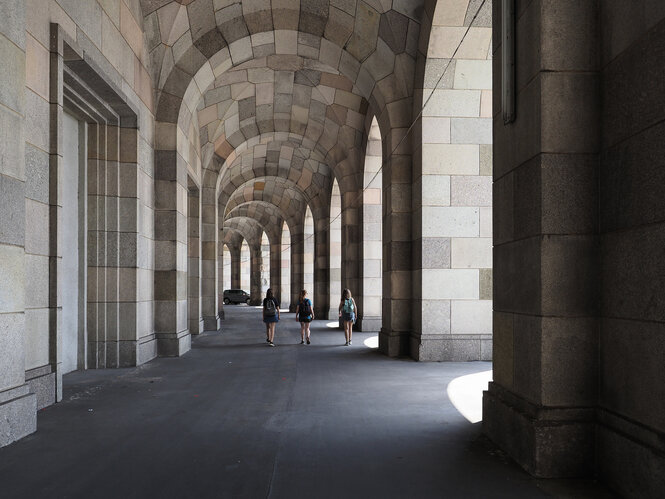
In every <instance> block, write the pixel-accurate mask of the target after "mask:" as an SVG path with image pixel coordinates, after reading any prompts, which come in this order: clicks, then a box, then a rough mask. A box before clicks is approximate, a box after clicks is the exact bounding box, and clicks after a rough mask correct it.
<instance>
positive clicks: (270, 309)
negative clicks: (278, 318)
mask: <svg viewBox="0 0 665 499" xmlns="http://www.w3.org/2000/svg"><path fill="white" fill-rule="evenodd" d="M265 311H266V315H268V316H273V315H277V306H276V305H275V300H273V299H272V298H269V299H268V300H266V306H265Z"/></svg>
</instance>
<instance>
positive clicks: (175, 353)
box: [155, 330, 192, 357]
mask: <svg viewBox="0 0 665 499" xmlns="http://www.w3.org/2000/svg"><path fill="white" fill-rule="evenodd" d="M155 336H156V337H157V354H158V355H159V356H160V357H180V356H181V355H184V354H186V353H187V352H189V351H190V350H191V348H192V335H191V334H189V331H187V330H185V331H180V332H179V333H157V334H156V335H155Z"/></svg>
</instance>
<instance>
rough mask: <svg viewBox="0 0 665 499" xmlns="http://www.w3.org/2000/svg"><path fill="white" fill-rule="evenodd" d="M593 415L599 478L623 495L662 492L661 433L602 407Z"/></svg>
mask: <svg viewBox="0 0 665 499" xmlns="http://www.w3.org/2000/svg"><path fill="white" fill-rule="evenodd" d="M597 416H598V429H597V435H598V442H597V445H598V476H599V477H600V478H601V479H602V481H603V482H605V483H607V484H608V485H609V486H610V487H611V488H612V489H614V490H616V491H617V492H619V493H620V494H621V495H622V496H625V497H660V496H662V494H663V490H664V489H665V438H663V434H662V433H660V432H658V431H655V430H653V429H651V428H648V427H647V426H644V425H642V424H639V423H636V422H634V421H631V420H629V419H626V418H624V417H622V416H620V415H618V414H615V413H611V412H609V411H606V410H604V409H602V408H599V409H598V411H597ZM628 435H629V436H628Z"/></svg>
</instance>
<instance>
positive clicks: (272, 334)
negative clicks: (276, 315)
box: [268, 322, 277, 343]
mask: <svg viewBox="0 0 665 499" xmlns="http://www.w3.org/2000/svg"><path fill="white" fill-rule="evenodd" d="M276 324H277V323H276V322H271V323H269V324H268V340H270V342H271V343H272V342H273V341H275V325H276Z"/></svg>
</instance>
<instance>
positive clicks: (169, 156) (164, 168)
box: [155, 116, 191, 357]
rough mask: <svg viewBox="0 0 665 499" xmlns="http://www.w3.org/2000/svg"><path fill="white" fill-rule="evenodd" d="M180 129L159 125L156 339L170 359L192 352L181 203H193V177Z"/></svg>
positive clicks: (173, 125)
mask: <svg viewBox="0 0 665 499" xmlns="http://www.w3.org/2000/svg"><path fill="white" fill-rule="evenodd" d="M173 119H174V120H176V119H177V118H176V117H175V116H174V117H173ZM176 127H177V125H176V123H175V122H174V123H160V122H157V123H156V132H155V133H156V135H157V138H156V144H155V255H159V258H155V335H156V337H157V351H158V353H159V355H160V356H165V357H173V356H180V355H183V354H184V353H185V352H187V351H189V350H190V348H191V336H190V334H189V329H188V327H187V264H186V262H187V258H184V255H186V254H187V216H186V213H185V209H186V207H185V206H184V203H182V202H180V201H179V200H185V199H187V174H186V167H185V161H184V159H183V158H182V157H181V156H180V155H179V154H178V152H177V151H176V150H175V149H174V148H175V144H176V138H175V135H176ZM170 135H172V139H169V137H168V136H170ZM181 256H182V257H181Z"/></svg>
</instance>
